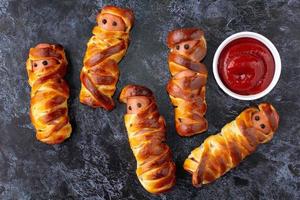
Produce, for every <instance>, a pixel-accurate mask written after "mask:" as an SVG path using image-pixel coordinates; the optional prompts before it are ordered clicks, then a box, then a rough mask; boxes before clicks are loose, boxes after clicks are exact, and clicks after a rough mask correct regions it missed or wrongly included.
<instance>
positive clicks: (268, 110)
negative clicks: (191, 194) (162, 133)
mask: <svg viewBox="0 0 300 200" xmlns="http://www.w3.org/2000/svg"><path fill="white" fill-rule="evenodd" d="M278 123H279V116H278V114H277V112H276V110H275V108H274V107H273V106H272V105H270V104H268V103H262V104H259V106H258V108H255V107H251V108H248V109H246V110H244V111H243V112H242V113H241V114H240V115H239V116H238V117H237V118H236V119H235V120H233V121H232V122H230V123H228V124H226V125H225V126H224V127H223V128H222V130H221V133H219V134H216V135H212V136H210V137H208V138H207V139H206V140H205V141H204V142H203V144H202V145H201V146H200V147H198V148H196V149H194V150H193V151H192V152H191V154H190V155H189V157H188V158H187V159H186V160H185V162H184V166H183V167H184V169H185V170H186V171H188V172H189V173H191V174H192V182H193V185H194V186H195V187H200V186H202V185H203V184H208V183H211V182H213V181H215V180H216V179H218V178H219V177H220V176H222V175H223V174H225V173H226V172H228V171H229V170H231V169H232V168H234V167H236V166H237V165H238V164H239V163H240V162H241V161H242V160H243V159H244V158H245V157H246V156H248V155H250V154H251V153H253V152H254V151H255V150H256V148H257V147H258V146H259V144H262V143H266V142H268V141H270V140H271V139H272V138H273V135H274V132H275V131H276V129H277V128H278Z"/></svg>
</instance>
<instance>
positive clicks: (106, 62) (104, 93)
mask: <svg viewBox="0 0 300 200" xmlns="http://www.w3.org/2000/svg"><path fill="white" fill-rule="evenodd" d="M133 21H134V15H133V12H132V11H131V10H129V9H123V8H118V7H115V6H105V7H103V8H102V10H101V12H100V13H99V14H98V16H97V26H95V27H94V29H93V36H92V37H91V38H90V40H89V42H88V43H87V50H86V54H85V56H84V61H83V68H82V71H81V75H80V80H81V90H80V102H81V103H83V104H86V105H88V106H91V107H95V108H97V107H102V108H104V109H106V110H112V109H113V108H114V106H115V103H114V101H113V99H112V96H113V94H114V93H115V90H116V84H117V82H118V78H119V67H118V63H119V62H120V60H121V59H122V58H123V56H124V55H125V53H126V51H127V48H128V44H129V31H130V29H131V27H132V25H133Z"/></svg>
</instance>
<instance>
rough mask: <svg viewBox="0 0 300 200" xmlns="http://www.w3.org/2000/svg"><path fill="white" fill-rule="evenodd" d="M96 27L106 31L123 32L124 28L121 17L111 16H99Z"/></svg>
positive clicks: (106, 14)
mask: <svg viewBox="0 0 300 200" xmlns="http://www.w3.org/2000/svg"><path fill="white" fill-rule="evenodd" d="M98 26H100V27H101V28H103V29H105V30H107V31H125V29H126V26H125V23H124V21H123V20H122V18H121V17H118V16H116V15H113V14H108V13H105V14H101V15H100V17H99V19H98Z"/></svg>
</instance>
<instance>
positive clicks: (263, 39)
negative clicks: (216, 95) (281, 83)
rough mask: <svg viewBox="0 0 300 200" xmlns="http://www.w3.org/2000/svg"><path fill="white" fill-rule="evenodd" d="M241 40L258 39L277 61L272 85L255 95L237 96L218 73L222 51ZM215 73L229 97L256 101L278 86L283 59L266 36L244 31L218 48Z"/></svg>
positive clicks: (234, 35) (230, 37)
mask: <svg viewBox="0 0 300 200" xmlns="http://www.w3.org/2000/svg"><path fill="white" fill-rule="evenodd" d="M239 38H253V39H256V40H258V41H260V42H262V43H263V44H264V45H266V46H267V48H268V49H269V50H270V52H271V54H272V55H273V58H274V61H275V72H274V76H273V79H272V81H271V83H270V85H269V86H268V87H267V88H266V89H265V90H263V91H262V92H260V93H257V94H253V95H241V94H237V93H235V92H233V91H231V90H230V89H229V88H227V87H226V86H225V85H224V83H223V82H222V80H221V79H220V76H219V72H218V60H219V57H220V54H221V52H222V50H223V49H224V47H226V46H227V45H228V44H229V43H230V42H232V41H233V40H236V39H239ZM213 73H214V77H215V80H216V81H217V83H218V85H219V87H220V88H221V89H222V90H223V91H224V92H225V93H226V94H228V95H229V96H231V97H233V98H236V99H239V100H255V99H259V98H262V97H263V96H265V95H267V94H268V93H269V92H270V91H271V90H272V89H273V88H274V87H275V86H276V84H277V82H278V80H279V78H280V74H281V59H280V55H279V53H278V51H277V49H276V47H275V45H274V44H273V43H272V42H271V41H270V40H269V39H268V38H266V37H265V36H263V35H261V34H259V33H255V32H249V31H243V32H239V33H235V34H233V35H231V36H229V37H228V38H226V39H225V40H224V41H223V42H222V43H221V44H220V46H219V47H218V49H217V51H216V53H215V55H214V59H213Z"/></svg>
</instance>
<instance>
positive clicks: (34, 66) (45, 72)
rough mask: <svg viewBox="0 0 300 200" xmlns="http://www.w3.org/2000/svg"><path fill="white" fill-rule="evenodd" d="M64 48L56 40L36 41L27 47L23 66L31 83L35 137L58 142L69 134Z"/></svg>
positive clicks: (54, 142) (70, 129) (47, 141)
mask: <svg viewBox="0 0 300 200" xmlns="http://www.w3.org/2000/svg"><path fill="white" fill-rule="evenodd" d="M67 64H68V62H67V59H66V56H65V52H64V49H63V47H62V46H61V45H58V44H39V45H37V46H36V47H34V48H31V49H30V52H29V58H28V60H27V62H26V69H27V73H28V77H29V85H30V86H31V103H30V105H31V106H30V117H31V121H32V124H33V125H34V127H35V129H36V138H37V139H38V140H40V141H42V142H45V143H48V144H57V143H61V142H63V141H64V140H65V139H67V138H68V137H70V135H71V132H72V127H71V125H70V123H69V117H68V106H67V100H68V98H69V87H68V85H67V83H66V82H65V80H64V79H63V77H64V76H65V74H66V70H67Z"/></svg>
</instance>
